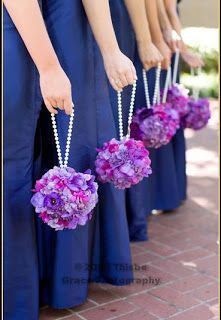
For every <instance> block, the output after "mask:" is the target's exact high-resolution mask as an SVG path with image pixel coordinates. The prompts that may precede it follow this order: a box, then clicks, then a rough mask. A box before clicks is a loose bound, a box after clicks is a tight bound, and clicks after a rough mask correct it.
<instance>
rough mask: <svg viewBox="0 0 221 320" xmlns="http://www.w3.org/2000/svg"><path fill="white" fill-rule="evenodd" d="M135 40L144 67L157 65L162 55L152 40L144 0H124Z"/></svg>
mask: <svg viewBox="0 0 221 320" xmlns="http://www.w3.org/2000/svg"><path fill="white" fill-rule="evenodd" d="M124 2H125V5H126V7H127V10H128V13H129V16H130V19H131V22H132V25H133V28H134V31H135V36H136V40H137V46H138V52H139V57H140V60H141V62H142V64H143V67H144V69H146V70H148V69H149V68H150V67H153V66H155V65H157V63H159V62H161V61H162V56H161V54H160V52H159V51H158V49H157V48H156V47H155V45H154V44H153V42H152V39H151V34H150V29H149V23H148V20H147V16H146V10H145V1H144V0H139V1H136V0H124Z"/></svg>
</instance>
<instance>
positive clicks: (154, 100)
mask: <svg viewBox="0 0 221 320" xmlns="http://www.w3.org/2000/svg"><path fill="white" fill-rule="evenodd" d="M160 74H161V63H158V66H157V69H156V82H155V88H154V95H153V105H155V104H156V103H157V99H158V97H159V91H160Z"/></svg>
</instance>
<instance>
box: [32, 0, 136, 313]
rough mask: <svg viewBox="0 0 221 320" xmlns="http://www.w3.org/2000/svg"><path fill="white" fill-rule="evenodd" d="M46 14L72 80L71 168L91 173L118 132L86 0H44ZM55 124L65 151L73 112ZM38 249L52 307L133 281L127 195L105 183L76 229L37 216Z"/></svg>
mask: <svg viewBox="0 0 221 320" xmlns="http://www.w3.org/2000/svg"><path fill="white" fill-rule="evenodd" d="M43 14H44V19H45V22H46V26H47V29H48V33H49V35H50V38H51V41H52V43H53V46H54V48H55V51H56V53H57V55H58V58H59V60H60V62H61V65H62V67H63V68H64V70H65V72H66V74H67V75H68V77H69V79H70V81H71V83H72V93H73V100H74V103H75V120H74V128H73V137H72V145H71V150H70V161H69V166H71V167H73V168H75V169H76V170H78V171H81V172H82V171H85V170H86V169H88V168H91V169H92V170H93V169H94V161H95V157H96V150H95V149H96V147H99V146H101V145H102V144H103V142H105V141H107V140H110V139H111V138H113V137H115V136H116V130H115V126H114V117H113V113H112V109H111V105H110V101H109V92H108V84H107V79H106V75H105V72H104V67H103V62H102V58H101V55H100V52H99V50H98V48H97V46H96V43H95V41H94V38H93V35H92V32H91V29H90V27H89V24H88V22H87V18H86V15H85V12H84V10H83V6H82V2H81V1H73V0H66V1H63V0H44V2H43ZM57 121H58V133H59V136H60V140H61V147H62V150H63V152H64V146H65V140H66V134H67V128H68V121H69V117H68V116H66V115H65V114H64V113H62V112H60V113H59V115H58V117H57ZM41 124H42V128H41V130H42V135H43V142H44V144H43V153H42V154H43V169H44V171H45V170H48V169H49V168H50V167H52V166H53V165H54V164H57V157H56V154H55V153H54V150H53V146H54V143H53V142H52V141H53V137H52V135H51V132H50V130H49V127H50V116H49V115H48V114H47V113H46V114H44V115H43V116H42V122H41ZM45 136H47V137H48V138H47V139H45ZM51 147H52V148H51ZM38 248H39V258H40V280H41V297H42V301H41V302H42V303H43V304H48V305H50V306H52V307H54V308H67V307H74V306H76V305H79V304H82V303H83V302H85V300H86V298H87V292H88V282H89V281H96V282H108V283H112V284H114V285H124V284H127V283H129V282H130V281H131V280H132V277H133V275H132V272H131V271H129V270H128V271H125V270H123V271H119V264H126V265H131V255H130V246H129V234H128V229H127V220H126V207H125V198H124V193H123V192H120V191H118V190H116V189H115V188H114V187H112V186H111V185H109V184H105V185H100V187H99V203H98V205H97V207H96V209H95V212H94V215H93V218H92V220H91V221H90V222H89V223H88V224H87V225H85V226H80V227H78V228H77V229H75V230H64V231H61V232H56V231H54V230H53V229H51V228H50V227H48V226H47V225H43V223H42V222H41V221H40V220H39V219H38ZM117 265H118V267H117Z"/></svg>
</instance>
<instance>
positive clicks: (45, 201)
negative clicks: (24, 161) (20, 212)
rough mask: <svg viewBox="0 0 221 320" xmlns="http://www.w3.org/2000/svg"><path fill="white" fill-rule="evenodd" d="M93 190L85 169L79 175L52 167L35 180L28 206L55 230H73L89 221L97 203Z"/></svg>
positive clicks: (90, 178) (91, 180)
mask: <svg viewBox="0 0 221 320" xmlns="http://www.w3.org/2000/svg"><path fill="white" fill-rule="evenodd" d="M97 189H98V184H97V183H96V182H95V177H94V176H93V175H91V172H90V171H89V170H88V171H86V172H85V173H80V172H76V171H75V170H74V169H72V168H69V167H67V168H59V167H54V168H53V169H51V170H49V171H48V172H46V173H45V174H44V175H43V176H42V177H41V179H40V180H38V181H36V184H35V189H34V190H33V191H34V192H35V194H34V195H33V197H32V199H31V203H32V205H33V206H34V207H35V212H36V213H39V217H40V218H41V219H42V220H43V222H44V223H46V224H48V225H49V226H50V227H52V228H54V229H55V230H63V229H75V228H76V227H77V226H78V225H85V224H86V223H87V221H88V220H90V219H91V217H92V211H93V209H94V207H95V206H96V204H97V202H98V194H97Z"/></svg>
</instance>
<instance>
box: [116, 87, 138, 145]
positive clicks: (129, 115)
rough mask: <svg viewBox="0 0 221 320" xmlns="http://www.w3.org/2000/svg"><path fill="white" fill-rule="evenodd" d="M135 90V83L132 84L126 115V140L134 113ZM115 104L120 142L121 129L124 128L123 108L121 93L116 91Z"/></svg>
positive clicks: (122, 134)
mask: <svg viewBox="0 0 221 320" xmlns="http://www.w3.org/2000/svg"><path fill="white" fill-rule="evenodd" d="M136 88H137V82H135V83H134V84H133V88H132V93H131V100H130V108H129V114H128V127H127V135H126V137H127V138H128V137H129V136H130V125H131V122H132V117H133V111H134V102H135V96H136ZM117 103H118V124H119V136H120V140H122V139H123V138H124V129H123V128H124V126H123V108H122V95H121V91H117Z"/></svg>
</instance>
